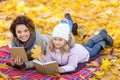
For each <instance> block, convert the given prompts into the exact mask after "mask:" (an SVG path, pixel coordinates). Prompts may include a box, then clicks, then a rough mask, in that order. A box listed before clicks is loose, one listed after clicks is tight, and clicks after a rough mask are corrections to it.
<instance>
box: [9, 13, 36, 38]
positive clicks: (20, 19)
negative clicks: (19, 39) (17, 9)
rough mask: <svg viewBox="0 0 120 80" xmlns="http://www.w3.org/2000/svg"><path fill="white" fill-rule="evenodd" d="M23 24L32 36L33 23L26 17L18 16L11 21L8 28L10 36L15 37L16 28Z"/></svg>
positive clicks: (33, 30)
mask: <svg viewBox="0 0 120 80" xmlns="http://www.w3.org/2000/svg"><path fill="white" fill-rule="evenodd" d="M20 24H24V25H25V26H26V27H27V28H28V29H29V30H30V34H31V35H33V34H34V32H35V27H34V23H33V21H32V20H31V19H30V18H29V17H27V16H23V15H22V16H18V17H17V18H16V19H14V20H13V22H12V24H11V26H10V31H11V32H12V34H13V35H14V36H15V37H16V26H17V25H20Z"/></svg>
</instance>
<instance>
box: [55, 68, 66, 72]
mask: <svg viewBox="0 0 120 80" xmlns="http://www.w3.org/2000/svg"><path fill="white" fill-rule="evenodd" d="M56 71H57V72H59V73H62V72H64V70H63V68H62V67H58V68H57V70H56Z"/></svg>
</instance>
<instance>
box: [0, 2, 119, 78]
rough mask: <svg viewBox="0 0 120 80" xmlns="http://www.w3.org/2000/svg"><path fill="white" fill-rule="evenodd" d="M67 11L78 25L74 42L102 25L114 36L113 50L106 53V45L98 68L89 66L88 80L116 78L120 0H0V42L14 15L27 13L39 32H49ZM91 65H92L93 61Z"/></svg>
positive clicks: (7, 37) (6, 36)
mask: <svg viewBox="0 0 120 80" xmlns="http://www.w3.org/2000/svg"><path fill="white" fill-rule="evenodd" d="M68 12H69V13H70V14H71V16H72V19H73V22H76V23H77V24H78V26H79V29H78V35H77V36H75V38H76V41H77V42H78V43H81V44H83V43H85V42H86V41H87V40H88V38H90V37H92V36H93V35H95V34H97V33H98V32H99V30H100V29H102V28H106V29H107V31H108V34H109V35H110V36H112V38H113V40H114V51H113V53H112V54H110V51H111V48H109V47H108V48H107V49H105V50H104V51H102V54H105V55H104V56H101V59H102V62H101V70H100V71H98V72H94V70H91V72H93V74H95V75H94V76H93V77H92V78H91V80H118V79H119V78H120V71H119V70H120V51H119V48H120V39H119V36H120V0H3V1H2V2H0V46H4V45H6V42H7V41H9V40H10V32H9V27H10V24H11V21H12V20H13V19H14V18H15V17H16V16H18V15H27V16H29V17H30V18H31V19H33V21H34V23H35V25H36V28H38V29H39V31H40V32H41V33H45V34H51V31H52V29H53V27H54V25H56V24H57V23H58V22H59V21H60V19H62V18H64V14H65V13H68ZM91 65H93V66H95V63H94V62H93V64H91ZM96 65H97V64H96ZM0 74H1V73H0Z"/></svg>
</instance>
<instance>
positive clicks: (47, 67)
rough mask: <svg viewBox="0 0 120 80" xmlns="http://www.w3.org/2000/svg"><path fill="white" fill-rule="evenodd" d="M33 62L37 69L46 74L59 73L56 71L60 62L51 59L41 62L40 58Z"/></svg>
mask: <svg viewBox="0 0 120 80" xmlns="http://www.w3.org/2000/svg"><path fill="white" fill-rule="evenodd" d="M33 64H34V66H35V69H36V70H37V71H38V72H40V73H42V74H45V75H54V74H58V72H57V71H56V70H57V68H58V63H57V62H56V61H51V62H47V63H44V62H40V61H39V60H37V59H36V60H34V61H33Z"/></svg>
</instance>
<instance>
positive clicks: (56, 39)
mask: <svg viewBox="0 0 120 80" xmlns="http://www.w3.org/2000/svg"><path fill="white" fill-rule="evenodd" d="M65 43H66V41H65V39H63V38H59V37H54V38H53V45H54V46H55V47H56V48H61V47H62V46H63V45H64V44H65Z"/></svg>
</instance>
